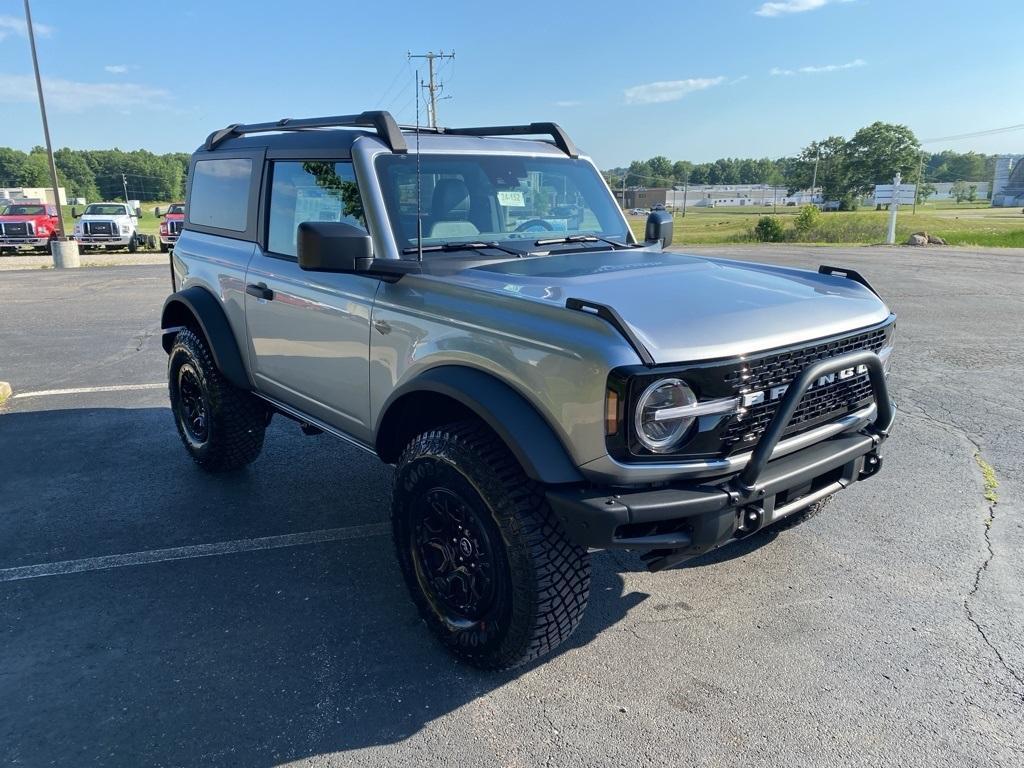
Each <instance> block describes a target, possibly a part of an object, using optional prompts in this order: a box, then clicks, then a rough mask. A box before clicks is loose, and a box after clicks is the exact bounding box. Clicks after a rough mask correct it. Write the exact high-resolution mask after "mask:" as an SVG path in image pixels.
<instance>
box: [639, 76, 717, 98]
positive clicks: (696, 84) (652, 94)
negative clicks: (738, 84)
mask: <svg viewBox="0 0 1024 768" xmlns="http://www.w3.org/2000/svg"><path fill="white" fill-rule="evenodd" d="M723 82H725V78H724V77H691V78H688V79H686V80H663V81H659V82H657V83H645V84H644V85H634V86H633V87H632V88H627V89H626V90H625V91H623V93H624V94H625V96H626V103H627V104H658V103H661V102H664V101H678V100H679V99H681V98H683V96H685V95H686V94H688V93H693V92H694V91H703V90H704V89H705V88H711V87H713V86H716V85H721V84H722V83H723Z"/></svg>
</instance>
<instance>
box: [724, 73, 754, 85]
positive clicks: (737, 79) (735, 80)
mask: <svg viewBox="0 0 1024 768" xmlns="http://www.w3.org/2000/svg"><path fill="white" fill-rule="evenodd" d="M749 79H750V75H740V76H739V77H734V78H733V79H732V80H730V81H729V85H736V83H742V82H743V81H744V80H749Z"/></svg>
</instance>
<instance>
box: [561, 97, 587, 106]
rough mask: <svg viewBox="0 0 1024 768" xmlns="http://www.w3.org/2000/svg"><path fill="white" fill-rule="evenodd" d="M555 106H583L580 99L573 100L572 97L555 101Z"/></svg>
mask: <svg viewBox="0 0 1024 768" xmlns="http://www.w3.org/2000/svg"><path fill="white" fill-rule="evenodd" d="M555 106H556V107H581V106H583V102H582V101H573V100H572V99H568V100H566V101H556V102H555Z"/></svg>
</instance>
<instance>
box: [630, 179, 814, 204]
mask: <svg viewBox="0 0 1024 768" xmlns="http://www.w3.org/2000/svg"><path fill="white" fill-rule="evenodd" d="M612 191H613V192H614V193H615V197H616V199H617V200H618V201H619V205H621V206H622V207H623V208H625V209H627V210H628V209H630V208H654V207H655V206H658V205H662V206H664V207H665V208H671V209H675V210H682V209H683V208H684V207H686V208H714V207H718V206H723V207H733V206H736V207H744V206H754V207H774V206H777V205H782V206H784V205H810V204H812V203H820V202H821V195H820V194H812V193H811V191H810V190H801V191H799V192H794V193H793V194H792V195H790V194H788V190H787V189H786V188H785V187H776V186H771V185H769V184H703V185H692V186H689V187H682V186H677V187H671V188H667V187H633V188H627V189H625V190H622V189H615V190H612Z"/></svg>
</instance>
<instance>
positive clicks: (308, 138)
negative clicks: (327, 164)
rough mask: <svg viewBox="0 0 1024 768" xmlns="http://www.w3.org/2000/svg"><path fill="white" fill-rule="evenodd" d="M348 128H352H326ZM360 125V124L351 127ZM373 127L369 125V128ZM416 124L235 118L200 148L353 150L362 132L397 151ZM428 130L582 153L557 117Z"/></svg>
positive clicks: (385, 119) (366, 115) (374, 117)
mask: <svg viewBox="0 0 1024 768" xmlns="http://www.w3.org/2000/svg"><path fill="white" fill-rule="evenodd" d="M337 128H345V129H348V130H326V129H337ZM352 129H357V130H352ZM366 129H369V130H366ZM415 130H416V129H415V128H413V127H412V126H403V125H399V124H398V123H397V122H396V121H395V119H394V117H392V115H391V113H390V112H362V113H360V114H358V115H336V116H334V117H313V118H302V119H297V120H296V119H291V118H285V119H283V120H276V121H274V122H270V123H250V124H237V123H236V124H234V125H229V126H227V127H226V128H222V129H221V130H219V131H214V132H213V133H211V134H210V135H209V136H208V137H207V138H206V141H205V142H204V143H203V146H201V147H199V148H198V149H197V150H196V152H197V153H199V152H213V151H221V150H232V151H237V150H245V149H263V148H266V149H300V150H302V149H308V150H316V149H324V148H325V145H327V146H329V148H330V149H332V150H341V151H343V152H344V151H346V150H348V151H350V150H351V147H352V143H353V142H354V141H355V140H356V139H357V138H359V137H360V136H373V137H376V138H378V139H380V140H381V141H382V142H383V143H384V144H386V145H387V146H388V147H389V148H390V149H391V151H392V152H394V153H396V154H404V153H406V152H408V151H409V143H408V142H407V141H406V136H407V135H409V134H411V133H412V132H413V131H415ZM419 130H420V131H421V132H422V133H424V134H430V135H435V136H443V135H452V136H480V137H483V136H530V135H547V136H550V137H551V139H552V140H553V142H554V144H555V146H557V147H558V148H559V149H561V150H562V151H563V152H565V154H567V155H569V156H570V157H579V150H577V149H576V145H575V144H573V142H572V140H571V139H570V138H569V137H568V136H567V135H566V133H565V131H563V130H562V129H561V127H559V126H558V125H557V124H555V123H530V124H528V125H501V126H491V127H475V128H429V127H422V126H421V127H420V128H419Z"/></svg>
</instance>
